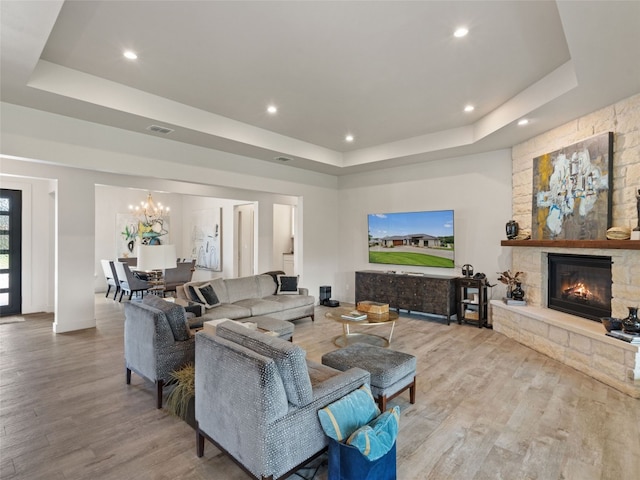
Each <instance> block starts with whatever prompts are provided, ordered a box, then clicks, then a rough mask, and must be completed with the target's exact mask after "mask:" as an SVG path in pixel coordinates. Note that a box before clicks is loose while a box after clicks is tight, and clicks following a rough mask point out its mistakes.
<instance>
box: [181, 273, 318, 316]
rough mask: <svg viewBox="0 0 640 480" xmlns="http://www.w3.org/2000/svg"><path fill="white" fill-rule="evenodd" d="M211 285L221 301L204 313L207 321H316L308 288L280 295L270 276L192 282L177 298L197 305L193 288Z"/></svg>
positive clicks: (186, 285)
mask: <svg viewBox="0 0 640 480" xmlns="http://www.w3.org/2000/svg"><path fill="white" fill-rule="evenodd" d="M207 283H210V284H211V286H212V287H213V290H214V292H215V294H216V296H217V297H218V300H220V302H221V303H220V305H218V306H216V307H213V308H207V309H204V308H203V311H202V314H201V316H202V317H203V318H202V320H203V321H207V320H219V319H222V318H228V319H231V320H239V319H242V318H249V317H256V316H268V317H272V318H276V319H278V320H289V321H290V320H297V319H299V318H304V317H311V320H312V321H313V320H314V305H315V298H314V297H313V296H311V295H309V292H308V290H307V289H306V288H299V289H298V295H277V294H276V290H277V287H278V285H277V283H276V281H275V279H274V276H272V275H269V274H263V275H252V276H250V277H241V278H227V279H222V278H217V279H215V280H206V281H202V282H189V283H185V284H184V285H182V286H178V287H177V288H176V296H177V297H178V298H180V299H182V300H183V301H190V302H193V301H194V300H195V299H194V298H193V297H192V296H191V294H190V293H189V286H203V285H205V284H207Z"/></svg>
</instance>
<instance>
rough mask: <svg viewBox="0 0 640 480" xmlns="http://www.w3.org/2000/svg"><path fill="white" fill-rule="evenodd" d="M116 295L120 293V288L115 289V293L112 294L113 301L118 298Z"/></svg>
mask: <svg viewBox="0 0 640 480" xmlns="http://www.w3.org/2000/svg"><path fill="white" fill-rule="evenodd" d="M118 293H120V287H116V293H114V294H113V299H114V300H115V299H116V297H117V296H118Z"/></svg>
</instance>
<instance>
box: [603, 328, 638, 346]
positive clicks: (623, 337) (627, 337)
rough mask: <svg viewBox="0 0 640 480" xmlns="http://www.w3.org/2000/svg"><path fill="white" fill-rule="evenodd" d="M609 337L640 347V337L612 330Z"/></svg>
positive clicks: (608, 334)
mask: <svg viewBox="0 0 640 480" xmlns="http://www.w3.org/2000/svg"><path fill="white" fill-rule="evenodd" d="M607 336H608V337H613V338H617V339H619V340H624V341H625V342H629V343H630V344H631V345H640V335H638V334H633V333H627V332H623V331H622V330H611V331H610V332H608V333H607Z"/></svg>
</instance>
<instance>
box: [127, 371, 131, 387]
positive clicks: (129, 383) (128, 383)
mask: <svg viewBox="0 0 640 480" xmlns="http://www.w3.org/2000/svg"><path fill="white" fill-rule="evenodd" d="M127 385H131V370H129V369H128V368H127Z"/></svg>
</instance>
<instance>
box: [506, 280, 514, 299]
mask: <svg viewBox="0 0 640 480" xmlns="http://www.w3.org/2000/svg"><path fill="white" fill-rule="evenodd" d="M512 293H513V286H512V285H511V284H510V283H508V284H507V298H512Z"/></svg>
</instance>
